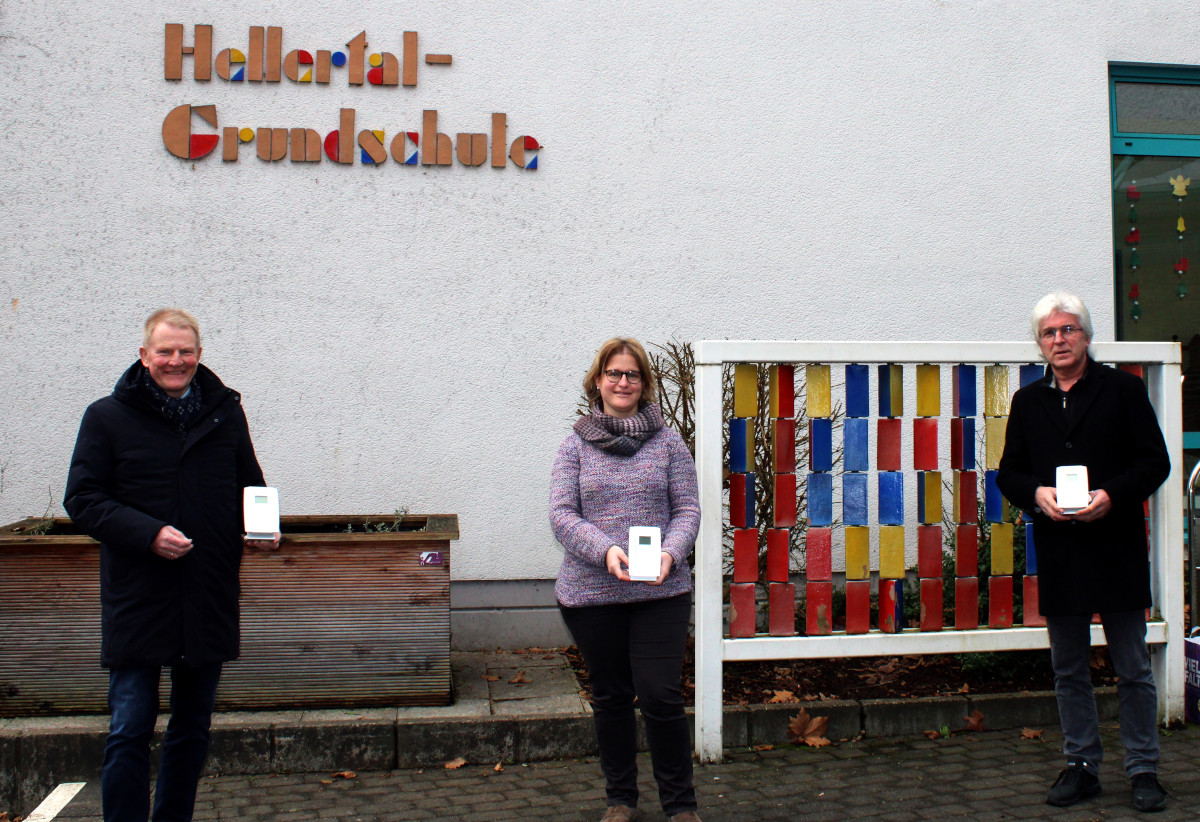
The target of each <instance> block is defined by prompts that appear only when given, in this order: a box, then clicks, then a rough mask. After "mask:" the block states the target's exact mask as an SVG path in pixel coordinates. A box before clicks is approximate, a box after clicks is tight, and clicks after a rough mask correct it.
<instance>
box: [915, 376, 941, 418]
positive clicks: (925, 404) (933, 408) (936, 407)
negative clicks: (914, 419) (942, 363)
mask: <svg viewBox="0 0 1200 822" xmlns="http://www.w3.org/2000/svg"><path fill="white" fill-rule="evenodd" d="M941 391H942V372H941V369H940V368H939V367H938V366H936V365H918V366H917V416H918V417H937V416H940V415H941V413H942V394H941Z"/></svg>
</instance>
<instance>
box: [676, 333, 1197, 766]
mask: <svg viewBox="0 0 1200 822" xmlns="http://www.w3.org/2000/svg"><path fill="white" fill-rule="evenodd" d="M694 348H695V355H696V468H697V472H698V475H699V483H700V509H701V519H700V535H699V538H698V540H697V542H696V563H695V565H696V735H695V746H696V753H697V755H698V756H699V758H700V761H702V762H719V761H720V760H721V757H722V750H723V748H722V743H721V720H722V696H723V693H722V691H723V680H722V677H723V669H724V663H725V661H726V660H730V661H734V660H737V661H741V660H765V659H816V658H828V657H851V656H875V655H884V654H896V655H900V654H934V653H937V654H944V653H963V652H973V651H1001V650H1024V649H1032V648H1047V647H1049V640H1048V638H1047V635H1046V629H1045V628H1026V627H1020V628H1016V627H1014V628H1005V629H995V630H993V629H989V628H986V627H980V628H978V629H976V630H962V631H960V630H953V629H948V630H943V631H937V632H925V633H922V632H918V631H912V630H905V631H903V632H901V633H897V634H889V633H881V632H879V631H877V630H875V631H871V632H869V633H867V634H855V635H846V634H835V635H832V636H817V637H809V636H793V637H768V636H755V637H748V638H743V639H728V638H726V637H725V636H724V631H723V618H722V612H723V601H722V525H723V501H722V469H723V465H724V460H725V455H724V453H723V451H722V428H723V426H724V425H725V424H726V421H725V420H724V419H723V415H722V401H721V372H722V368H723V367H724V366H725V365H727V364H734V363H762V364H775V363H795V364H805V363H828V364H848V363H892V364H923V363H929V364H939V365H957V364H960V363H976V364H978V363H997V364H1028V363H1035V362H1039V360H1040V355H1039V352H1038V349H1037V346H1036V345H1035V344H1034V343H1033V342H1028V343H1015V342H800V341H748V340H705V341H701V342H698V343H696V344H695V347H694ZM1092 354H1093V356H1094V357H1095V358H1096V359H1097V360H1098V361H1100V362H1105V363H1110V364H1139V365H1142V366H1144V374H1145V380H1146V386H1147V390H1148V392H1149V395H1150V402H1151V403H1152V404H1153V406H1154V410H1155V413H1156V414H1157V415H1158V422H1159V425H1160V426H1161V427H1162V429H1163V435H1164V437H1165V438H1166V442H1167V452H1168V454H1169V455H1170V457H1171V474H1170V476H1169V477H1168V478H1167V481H1166V482H1164V483H1163V485H1162V486H1161V487H1160V488H1159V489H1158V492H1157V493H1155V494H1154V496H1153V497H1151V498H1150V534H1151V536H1150V563H1151V564H1150V569H1151V571H1150V585H1151V590H1152V593H1153V597H1154V610H1153V620H1152V621H1151V622H1150V623H1149V625H1148V626H1147V632H1146V639H1147V642H1148V643H1149V644H1150V646H1151V651H1152V656H1151V658H1152V664H1153V669H1154V677H1155V681H1156V683H1157V684H1158V714H1159V720H1160V722H1162V723H1164V724H1169V723H1174V722H1177V721H1179V720H1181V719H1182V717H1183V690H1184V673H1185V672H1184V652H1183V639H1184V631H1183V600H1184V591H1183V565H1184V558H1183V522H1182V513H1183V483H1182V478H1181V474H1180V472H1181V470H1182V468H1181V466H1182V446H1183V433H1182V431H1183V428H1182V425H1183V421H1182V406H1181V402H1182V395H1181V388H1180V374H1181V364H1182V359H1181V350H1180V346H1179V344H1178V343H1115V342H1110V343H1102V342H1097V343H1094V344H1093V345H1092ZM1172 569H1174V570H1172ZM1092 643H1093V644H1094V645H1103V644H1104V631H1103V628H1102V627H1101V626H1099V625H1093V626H1092Z"/></svg>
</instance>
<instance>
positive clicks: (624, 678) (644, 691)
mask: <svg viewBox="0 0 1200 822" xmlns="http://www.w3.org/2000/svg"><path fill="white" fill-rule="evenodd" d="M559 610H560V611H561V612H562V615H563V620H564V621H565V622H566V623H567V628H568V629H570V631H571V635H572V636H573V637H574V638H575V644H576V645H577V646H578V647H579V651H580V653H582V654H583V659H584V661H585V662H586V663H587V668H588V677H589V679H590V680H591V685H592V711H593V715H594V717H595V721H596V738H597V740H598V741H599V743H600V768H601V770H602V771H603V772H604V779H605V782H606V788H607V792H608V804H609V805H627V806H629V807H637V801H638V786H637V722H636V719H635V717H634V713H633V710H634V698H635V697H636V698H637V707H638V709H639V710H640V711H641V712H642V719H643V720H644V721H645V724H646V741H647V743H649V746H650V761H651V763H652V765H653V768H654V779H655V781H656V782H657V783H658V798H659V801H660V802H661V803H662V809H663V811H664V812H665V813H666V814H667V815H671V814H676V813H682V812H684V811H694V810H696V791H695V789H694V788H693V787H692V739H691V732H690V730H689V728H688V721H687V717H686V715H685V714H684V712H683V690H682V687H681V679H682V677H683V653H684V647H685V646H686V643H687V634H688V621H689V618H690V616H691V611H692V595H691V594H681V595H680V596H676V597H670V598H667V599H655V600H649V601H644V602H632V603H626V604H617V605H593V606H587V607H583V608H566V607H563V606H562V605H560V606H559Z"/></svg>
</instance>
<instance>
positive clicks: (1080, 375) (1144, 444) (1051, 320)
mask: <svg viewBox="0 0 1200 822" xmlns="http://www.w3.org/2000/svg"><path fill="white" fill-rule="evenodd" d="M1032 326H1033V332H1034V336H1035V338H1036V339H1037V343H1038V346H1039V347H1040V348H1041V352H1042V356H1043V357H1045V359H1046V361H1047V363H1048V365H1049V367H1048V368H1047V369H1046V375H1045V376H1044V377H1043V378H1042V379H1040V380H1038V381H1037V382H1034V383H1031V384H1030V385H1027V386H1025V387H1024V388H1022V389H1021V390H1019V391H1018V392H1017V393H1016V394H1015V395H1014V396H1013V400H1012V410H1011V412H1010V416H1009V418H1008V431H1007V435H1006V439H1005V443H1004V455H1003V456H1002V458H1001V460H1000V471H999V474H998V475H997V483H998V485H999V486H1000V490H1001V491H1002V492H1003V493H1004V496H1005V497H1007V498H1008V499H1009V500H1011V501H1012V502H1013V504H1015V505H1017V506H1019V507H1020V508H1022V509H1024V510H1026V511H1031V512H1033V514H1032V516H1033V533H1034V544H1035V546H1036V550H1037V558H1038V586H1039V607H1040V609H1041V612H1042V614H1043V615H1044V616H1045V617H1046V627H1047V630H1048V631H1049V634H1050V656H1051V661H1052V664H1053V666H1054V690H1055V694H1056V696H1057V699H1058V713H1059V720H1060V722H1061V724H1062V730H1063V738H1064V742H1063V752H1064V753H1065V754H1066V755H1067V768H1066V769H1065V770H1063V772H1062V773H1061V774H1059V777H1058V779H1057V780H1056V781H1055V783H1054V785H1053V787H1052V788H1051V789H1050V793H1049V795H1048V796H1047V798H1046V801H1047V802H1048V803H1050V804H1051V805H1073V804H1074V803H1076V802H1078V801H1080V800H1082V799H1085V798H1087V797H1089V796H1094V795H1095V794H1097V793H1099V792H1100V779H1099V767H1100V761H1101V758H1102V755H1103V751H1102V749H1101V744H1100V734H1099V721H1098V718H1097V714H1096V701H1095V697H1094V695H1093V693H1092V680H1091V671H1090V666H1089V662H1090V657H1091V648H1090V646H1091V640H1090V624H1091V619H1092V614H1094V613H1099V614H1100V617H1101V620H1102V621H1103V623H1104V636H1105V640H1106V642H1107V643H1108V650H1109V656H1110V658H1111V660H1112V664H1113V667H1114V669H1115V670H1116V672H1117V677H1118V682H1117V693H1118V698H1119V701H1120V708H1121V711H1120V712H1121V741H1122V742H1123V743H1124V745H1125V751H1126V756H1125V772H1126V774H1127V775H1128V776H1129V778H1130V780H1131V783H1132V787H1133V804H1134V807H1136V808H1137V809H1138V810H1143V811H1154V810H1161V809H1162V808H1164V807H1165V806H1166V793H1165V791H1163V789H1162V786H1161V785H1160V784H1159V783H1158V779H1157V771H1158V752H1159V747H1158V729H1157V724H1158V698H1157V693H1156V690H1155V684H1154V676H1153V674H1152V672H1151V669H1150V652H1149V649H1148V648H1147V647H1146V615H1145V613H1146V609H1147V608H1149V607H1150V605H1151V600H1150V563H1149V557H1148V553H1147V552H1148V546H1147V543H1146V523H1145V515H1144V512H1143V503H1144V502H1145V501H1146V500H1147V499H1148V498H1149V497H1150V495H1151V494H1153V493H1154V491H1155V489H1157V488H1158V486H1160V485H1161V484H1162V483H1163V481H1164V480H1165V479H1166V478H1167V475H1168V474H1170V471H1171V463H1170V459H1169V457H1168V455H1167V447H1166V443H1165V442H1164V440H1163V435H1162V430H1161V429H1160V428H1159V426H1158V420H1157V418H1156V417H1155V415H1154V409H1153V407H1151V405H1150V400H1149V398H1148V397H1147V394H1146V386H1145V385H1144V384H1143V382H1142V381H1141V380H1140V379H1138V378H1137V377H1136V376H1134V375H1133V374H1129V373H1126V372H1124V371H1118V370H1115V369H1112V368H1109V367H1108V366H1105V365H1101V364H1099V363H1097V362H1096V361H1095V360H1093V359H1092V358H1091V357H1090V356H1089V355H1088V346H1089V345H1090V343H1091V340H1092V327H1091V317H1090V315H1089V313H1088V310H1087V307H1086V306H1084V304H1083V302H1082V301H1081V300H1080V299H1079V298H1078V297H1076V296H1074V295H1073V294H1067V293H1057V294H1048V295H1046V296H1045V297H1043V298H1042V299H1041V300H1040V301H1039V302H1038V304H1037V305H1036V306H1035V307H1034V310H1033V316H1032ZM1074 465H1083V466H1086V467H1087V480H1088V499H1089V500H1090V501H1088V502H1087V504H1086V505H1085V506H1084V507H1082V508H1079V509H1077V510H1076V509H1072V508H1068V507H1066V506H1064V505H1061V504H1060V503H1059V500H1058V492H1057V490H1056V488H1055V484H1056V482H1057V480H1056V469H1057V468H1058V467H1059V466H1074Z"/></svg>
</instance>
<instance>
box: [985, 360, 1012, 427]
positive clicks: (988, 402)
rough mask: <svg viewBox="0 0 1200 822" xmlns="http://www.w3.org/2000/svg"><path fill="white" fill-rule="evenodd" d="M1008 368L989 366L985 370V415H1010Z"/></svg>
mask: <svg viewBox="0 0 1200 822" xmlns="http://www.w3.org/2000/svg"><path fill="white" fill-rule="evenodd" d="M1009 396H1010V395H1009V393H1008V366H1007V365H989V366H986V367H984V369H983V415H984V416H985V417H1004V416H1007V415H1008V401H1009Z"/></svg>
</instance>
